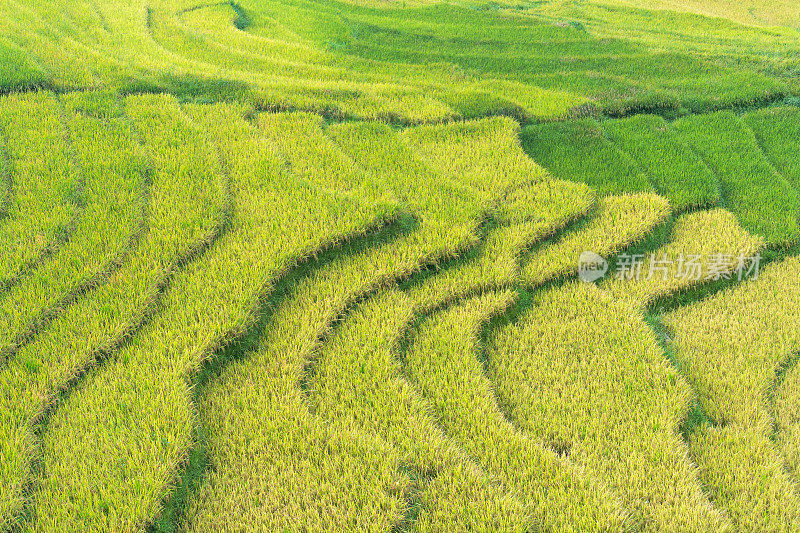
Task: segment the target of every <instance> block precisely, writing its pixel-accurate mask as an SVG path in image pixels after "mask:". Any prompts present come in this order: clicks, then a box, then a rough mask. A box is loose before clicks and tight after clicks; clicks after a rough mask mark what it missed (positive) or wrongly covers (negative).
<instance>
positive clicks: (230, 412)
mask: <svg viewBox="0 0 800 533" xmlns="http://www.w3.org/2000/svg"><path fill="white" fill-rule="evenodd" d="M507 124H508V123H507V122H506V121H496V120H495V121H486V122H485V123H474V124H456V125H452V126H440V127H437V128H424V129H422V131H413V130H409V131H407V132H405V134H407V136H408V137H410V138H412V139H415V146H416V147H417V149H418V150H420V151H423V153H424V154H425V155H426V161H429V164H428V165H422V164H420V163H419V162H415V161H414V160H413V159H412V160H411V161H408V160H407V157H408V156H413V153H412V152H411V151H410V150H409V149H408V148H407V147H404V146H403V145H402V144H400V145H399V146H398V144H397V143H400V142H401V141H402V140H405V139H397V138H396V137H395V134H394V133H393V132H392V131H391V130H389V129H385V128H380V127H379V128H373V129H368V130H365V129H361V130H360V131H359V130H356V131H354V132H353V134H352V135H354V136H355V135H364V136H367V135H369V136H377V137H378V138H379V139H381V140H383V141H384V143H383V145H384V147H385V148H384V149H385V150H386V152H382V153H383V154H384V157H377V158H376V157H373V156H371V155H370V154H366V153H364V152H363V151H356V150H352V149H351V150H350V153H351V154H352V155H353V156H354V157H355V160H356V161H357V162H358V163H359V164H360V165H363V168H364V169H365V170H364V172H365V174H366V176H367V177H368V178H369V177H370V176H378V175H380V174H381V172H382V170H381V169H382V168H384V169H385V165H384V161H385V158H393V159H391V160H392V161H397V164H396V165H395V166H392V168H396V169H398V170H399V171H400V176H399V177H394V179H392V180H388V179H387V180H386V183H387V184H388V185H391V184H397V185H396V191H397V192H398V194H408V198H409V199H413V202H412V201H410V202H409V204H410V206H413V207H415V208H416V211H412V213H413V214H415V215H417V217H418V219H419V221H420V225H419V227H418V228H417V229H416V230H415V231H413V232H412V233H410V234H405V235H401V236H400V237H398V238H396V239H395V240H393V241H392V242H387V243H383V244H379V245H378V246H376V247H375V248H371V249H368V250H363V251H358V250H357V249H356V250H354V251H353V253H352V255H343V256H342V257H340V258H338V259H336V260H334V261H333V262H331V263H329V264H326V265H325V266H324V267H322V268H320V269H318V270H316V271H314V272H312V273H311V274H310V275H309V276H308V277H307V278H306V279H304V280H302V281H301V282H298V283H297V284H296V287H295V288H294V290H293V291H292V292H291V294H290V295H289V296H287V297H286V298H285V299H284V300H283V301H282V302H281V304H280V305H279V306H278V308H277V309H276V310H275V312H274V314H273V315H272V316H271V320H270V322H269V324H267V326H266V328H265V330H264V332H263V338H262V339H261V342H260V344H259V347H258V349H256V350H255V353H252V354H248V357H247V358H246V359H245V360H243V361H242V362H237V363H234V364H232V365H230V366H229V367H227V368H226V369H225V371H224V372H223V374H222V375H221V376H220V379H219V380H218V381H216V382H215V383H214V384H213V385H212V387H211V388H210V390H209V392H208V396H207V397H206V398H205V399H204V400H203V402H204V404H203V407H202V408H201V409H200V412H201V413H202V417H203V418H202V420H203V425H204V426H205V427H206V428H209V429H208V434H209V449H210V450H211V457H212V461H213V462H214V465H215V468H214V471H213V473H212V474H211V479H210V480H209V481H208V484H209V485H208V487H209V488H204V489H203V490H201V495H202V498H203V500H202V502H199V503H196V504H193V505H192V507H193V508H195V511H194V512H196V513H199V514H201V515H202V516H205V517H209V516H218V520H221V521H223V522H224V521H226V520H227V521H232V522H233V523H237V521H243V522H239V523H247V522H248V521H252V522H253V523H265V522H264V521H265V520H267V522H266V523H268V524H271V525H275V524H277V525H276V526H275V527H280V522H271V521H272V520H276V519H277V518H276V517H274V516H271V514H272V513H271V511H270V509H273V508H274V503H273V502H274V501H275V500H274V498H280V497H281V495H282V494H283V492H282V491H278V492H277V493H275V494H274V496H270V497H268V498H266V499H264V500H260V501H253V500H252V499H248V501H247V503H246V508H245V509H242V508H241V507H239V506H237V503H236V501H237V500H238V496H237V493H238V489H237V487H242V486H253V487H259V488H258V489H256V492H257V493H265V494H267V493H270V491H271V488H273V487H275V483H276V482H275V479H274V477H272V476H273V475H274V474H273V473H274V472H276V471H283V470H285V469H286V468H289V467H290V466H289V465H288V464H286V463H285V462H284V463H280V462H279V463H278V465H283V466H270V465H274V464H275V462H276V461H292V460H293V457H294V456H293V454H292V452H291V450H293V449H296V447H297V446H303V444H302V441H300V442H294V441H288V443H287V445H288V446H289V448H288V450H286V451H285V452H281V451H280V450H281V449H285V448H281V447H282V446H284V441H282V440H281V439H282V436H281V435H279V434H273V433H271V432H270V431H269V430H268V429H267V428H265V427H264V426H263V424H264V423H266V422H267V420H265V419H262V418H261V417H253V416H252V411H251V409H253V408H254V409H256V410H258V411H261V412H274V411H275V410H278V412H283V411H284V410H286V409H289V410H290V411H291V412H293V413H294V414H293V415H292V418H293V419H297V418H298V417H305V416H307V415H304V414H303V412H302V410H303V409H308V405H306V403H305V402H303V401H301V400H302V398H303V395H302V393H301V389H304V388H305V389H308V390H309V392H310V393H312V394H313V391H314V387H313V378H314V376H315V375H316V374H317V373H318V368H319V357H320V355H319V350H320V349H321V346H322V343H323V341H324V339H325V337H326V335H327V334H328V332H329V331H330V330H331V328H332V327H333V325H334V323H335V321H336V320H337V319H338V318H339V317H341V316H342V315H343V314H345V313H346V311H347V310H348V309H349V308H350V307H351V306H352V305H353V304H355V303H356V302H357V301H358V300H360V299H362V298H364V297H365V296H367V295H369V294H370V293H373V292H376V291H378V290H380V289H381V288H382V287H385V286H387V285H389V284H392V283H394V282H396V281H397V280H399V279H401V278H403V277H407V276H410V275H412V274H414V273H415V272H416V271H418V270H419V269H421V268H423V267H425V266H431V265H436V264H438V263H440V262H441V261H443V260H444V259H447V258H449V257H451V256H453V255H456V254H458V253H459V252H461V251H463V249H464V248H465V247H467V246H471V245H474V244H475V242H476V241H477V230H478V226H479V223H480V220H481V219H482V218H483V217H484V216H486V213H487V212H488V211H489V210H490V208H491V207H492V206H493V205H496V203H497V201H498V200H499V198H500V197H502V194H503V193H504V191H505V190H506V189H513V188H515V187H520V186H522V185H524V184H525V183H528V182H529V181H530V180H531V178H532V177H531V175H529V172H528V171H529V170H531V169H536V168H537V167H536V166H535V165H534V164H533V163H531V162H527V163H524V166H522V168H517V167H515V165H514V161H515V160H514V159H511V160H510V161H509V160H501V159H500V158H499V157H498V156H499V154H498V153H496V152H494V151H492V150H491V148H493V147H495V146H497V145H501V146H502V145H503V144H504V143H508V142H509V140H511V141H513V140H514V138H513V137H511V138H509V136H508V131H509V128H508V126H507ZM332 134H333V136H334V138H336V139H338V140H339V142H340V143H342V145H344V146H345V147H347V146H348V145H350V144H351V143H348V142H345V140H346V139H349V138H351V136H350V135H345V134H344V131H343V130H337V129H334V130H333V132H332ZM433 136H436V137H437V138H438V139H440V140H441V142H442V143H446V145H447V146H449V148H450V153H451V154H453V157H455V158H456V159H453V160H446V161H445V160H443V159H444V154H440V153H439V152H438V151H434V145H433V143H432V142H431V141H430V138H431V137H433ZM517 146H518V145H517ZM392 147H395V148H397V151H394V150H392V149H391V148H392ZM424 151H427V153H425V152H424ZM387 152H388V153H387ZM520 152H521V151H520ZM478 154H481V155H484V156H485V157H484V158H479V157H476V155H478ZM490 156H491V157H492V158H493V159H492V161H493V162H494V165H491V162H487V160H486V158H488V157H490ZM521 158H524V154H521ZM519 161H522V162H524V161H525V160H524V159H520V160H519ZM487 168H490V169H492V172H494V174H490V175H488V176H486V175H485V174H481V172H485V171H486V169H487ZM498 168H499V171H498V170H497V169H498ZM454 169H459V172H456V171H454ZM384 172H385V170H384ZM404 174H405V175H404ZM539 174H540V175H541V174H542V172H541V171H539ZM481 175H483V176H484V180H483V181H480V180H478V179H477V178H478V176H481ZM417 176H423V177H425V178H427V179H429V180H436V181H434V182H432V183H431V182H428V181H426V180H425V179H415V178H416V177H417ZM459 176H461V178H462V180H463V183H459V182H458V181H457V179H458V177H459ZM439 183H441V184H443V185H445V186H443V187H439V186H436V185H437V184H439ZM452 186H455V187H456V188H457V189H458V190H460V191H461V194H462V195H463V196H464V197H465V198H469V195H472V197H473V198H474V200H473V205H471V206H467V207H469V209H466V208H461V207H460V206H458V205H457V204H456V205H455V206H453V207H454V209H453V210H452V211H451V210H450V209H441V210H440V211H438V212H436V211H429V210H428V209H425V207H428V206H431V205H442V204H443V202H445V201H447V200H449V199H450V198H451V197H450V196H449V189H450V187H452ZM459 186H460V187H459ZM409 187H416V188H417V189H416V190H410V191H408V188H409ZM404 190H406V191H408V192H407V193H406V192H404ZM423 192H425V193H430V194H436V195H438V196H439V198H438V199H434V198H430V199H428V198H425V196H422V195H421V194H420V193H423ZM490 193H494V194H497V195H500V196H499V197H498V199H493V198H492V197H491V196H490ZM423 199H424V202H421V201H420V200H423ZM264 369H268V370H270V371H265V370H264ZM312 397H313V396H312ZM298 409H300V411H299V412H298ZM314 424H316V423H314ZM302 436H303V435H301V436H300V437H302ZM253 442H257V443H258V444H257V445H250V444H247V443H253ZM217 454H220V455H221V457H220V458H219V460H218V459H217ZM344 460H345V459H342V458H334V459H332V461H333V463H334V464H337V463H338V462H340V461H344ZM234 465H235V466H234ZM316 468H321V469H323V471H324V469H325V468H327V467H325V466H324V465H321V466H318V467H316ZM331 468H333V465H331ZM308 475H309V476H314V475H318V474H313V473H309V474H308ZM339 482H341V480H339ZM289 483H290V484H291V485H292V486H296V485H293V484H292V482H291V481H289ZM315 483H316V482H314V483H312V484H310V485H309V487H310V488H312V487H313V486H314V484H315ZM306 500H307V497H302V496H301V501H306ZM347 501H349V500H347V499H345V500H343V504H347ZM325 502H326V500H325V499H322V500H321V502H320V503H321V504H323V505H324V504H325ZM338 512H340V511H337V513H338ZM442 512H444V511H442ZM308 513H309V514H308V517H307V519H305V520H308V522H307V523H308V527H311V528H313V527H314V526H315V525H317V526H319V525H321V524H325V523H324V522H318V520H319V519H318V518H315V517H317V516H325V515H324V514H321V513H322V511H320V510H318V509H316V508H315V510H310V511H308ZM335 516H336V515H334V516H333V517H332V518H335ZM336 523H337V524H339V522H336ZM330 527H333V528H335V527H337V526H335V525H331V526H330ZM338 527H340V528H344V529H347V528H346V525H339V526H338Z"/></svg>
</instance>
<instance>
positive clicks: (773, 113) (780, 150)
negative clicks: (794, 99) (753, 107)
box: [743, 107, 800, 189]
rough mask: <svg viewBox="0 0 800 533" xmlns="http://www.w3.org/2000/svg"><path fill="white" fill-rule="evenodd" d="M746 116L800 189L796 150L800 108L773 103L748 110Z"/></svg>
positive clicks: (761, 142) (799, 162)
mask: <svg viewBox="0 0 800 533" xmlns="http://www.w3.org/2000/svg"><path fill="white" fill-rule="evenodd" d="M743 120H744V122H745V124H747V125H748V126H749V127H750V129H751V130H752V131H753V134H754V135H755V137H756V139H757V140H758V144H759V145H760V146H761V149H762V150H764V153H766V155H767V157H768V158H769V160H770V161H771V162H772V164H773V165H775V168H776V169H778V171H779V172H780V173H781V174H782V175H783V176H784V177H786V179H787V180H789V182H790V183H791V184H792V185H793V186H794V188H795V189H800V157H799V156H798V155H797V150H795V146H796V144H797V140H798V139H800V109H798V108H796V107H769V108H766V109H761V110H758V111H752V112H750V113H747V114H745V115H744V117H743Z"/></svg>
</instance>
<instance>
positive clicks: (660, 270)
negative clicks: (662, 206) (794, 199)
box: [602, 209, 764, 306]
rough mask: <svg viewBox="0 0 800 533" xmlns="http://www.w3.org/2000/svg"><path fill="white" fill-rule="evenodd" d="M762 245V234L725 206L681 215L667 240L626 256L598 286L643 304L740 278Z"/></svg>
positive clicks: (753, 260) (752, 263)
mask: <svg viewBox="0 0 800 533" xmlns="http://www.w3.org/2000/svg"><path fill="white" fill-rule="evenodd" d="M763 245H764V241H763V239H762V238H760V237H755V236H753V235H750V234H749V233H747V232H746V231H745V230H743V229H742V227H741V226H740V225H739V222H738V221H737V220H736V217H735V216H734V215H733V214H732V213H730V212H729V211H726V210H724V209H714V210H711V211H700V212H698V213H691V214H688V215H683V216H681V217H680V218H678V220H677V221H676V222H675V225H674V227H673V228H672V234H671V236H670V240H669V242H668V243H667V244H665V245H664V246H662V247H660V248H658V249H657V250H655V251H653V252H650V253H647V254H644V253H643V254H637V253H635V252H634V253H631V254H627V255H626V257H625V258H624V261H622V260H620V262H619V263H618V264H617V269H616V271H612V272H610V273H609V275H608V276H607V281H606V282H604V283H603V284H602V288H603V289H605V290H608V291H610V292H611V293H612V294H614V296H616V297H618V298H631V299H632V300H633V301H634V302H636V303H638V304H640V305H642V306H647V304H649V303H650V302H652V301H653V300H655V299H657V298H659V297H664V296H668V295H672V294H675V293H679V292H681V291H685V290H687V289H689V288H691V287H692V286H694V285H698V284H701V283H705V282H711V281H719V280H723V279H740V278H741V277H743V276H744V275H746V274H747V273H748V272H749V271H751V269H754V268H755V266H756V265H755V263H756V262H757V261H759V262H760V260H761V259H760V257H759V256H758V254H759V252H760V251H761V249H762V247H763ZM757 258H758V259H757Z"/></svg>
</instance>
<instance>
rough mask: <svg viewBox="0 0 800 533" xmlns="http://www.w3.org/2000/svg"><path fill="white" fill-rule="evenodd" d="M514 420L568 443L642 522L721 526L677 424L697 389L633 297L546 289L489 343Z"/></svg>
mask: <svg viewBox="0 0 800 533" xmlns="http://www.w3.org/2000/svg"><path fill="white" fill-rule="evenodd" d="M487 375H488V376H489V378H490V379H491V381H492V383H493V385H494V390H495V394H497V396H498V399H499V402H500V403H501V404H502V405H505V406H506V407H507V410H508V416H509V420H510V421H511V422H512V423H514V424H515V425H516V426H517V427H519V428H520V429H521V430H523V431H526V432H528V433H529V434H531V435H533V436H535V437H536V438H538V439H541V440H543V441H545V442H551V443H553V445H554V446H558V448H559V449H562V450H565V453H566V454H567V455H568V456H569V458H570V460H572V461H574V462H575V463H576V464H578V465H580V466H582V467H583V468H584V469H585V470H586V471H587V472H588V473H589V474H590V475H593V476H595V477H596V478H597V479H599V480H601V481H602V482H604V483H605V484H606V485H607V486H608V487H609V489H610V490H612V491H613V492H615V493H617V494H618V495H619V497H620V498H621V500H622V502H623V504H624V505H625V506H626V507H627V508H628V509H629V510H630V512H631V514H632V518H633V520H634V523H636V524H637V525H638V527H639V528H640V529H641V530H644V531H664V530H666V531H677V530H682V529H690V530H691V529H701V530H714V531H717V530H724V529H727V528H729V524H728V523H727V519H726V517H725V515H724V514H723V513H721V512H720V511H719V510H717V509H716V508H714V506H713V505H712V504H711V502H709V500H708V499H707V498H706V497H705V495H704V494H703V492H702V490H701V485H700V483H699V482H698V476H697V471H696V469H695V468H694V467H693V465H692V464H691V462H690V461H689V460H688V455H687V450H686V446H685V444H684V443H683V441H681V439H680V436H679V434H678V426H679V424H680V423H681V421H682V420H683V418H684V416H685V413H686V411H687V409H688V406H689V402H690V401H691V399H692V392H691V389H690V388H689V387H688V385H687V383H686V382H685V381H684V380H683V379H681V377H680V375H679V374H678V372H677V371H676V370H675V369H674V368H673V367H671V366H670V364H669V362H668V361H667V359H666V357H665V356H664V354H663V352H662V351H661V349H660V348H659V345H658V343H657V341H656V337H655V334H654V333H653V332H652V331H651V330H650V329H649V328H648V327H647V325H646V324H645V323H644V321H643V319H642V317H641V316H639V315H638V314H637V313H636V312H635V311H634V310H633V309H632V308H630V307H629V306H628V304H627V303H625V302H624V301H621V300H616V299H613V298H611V297H610V296H609V295H607V294H604V293H603V292H602V291H600V290H599V289H597V288H596V287H594V286H593V285H591V284H587V283H581V282H572V283H567V284H566V285H564V286H562V287H560V288H555V289H545V290H542V291H541V292H540V293H538V294H536V295H535V296H534V301H533V305H532V307H531V308H530V310H529V311H527V312H526V313H525V314H524V315H522V316H521V317H520V319H519V321H518V322H516V323H513V324H510V325H508V326H506V327H504V328H501V329H500V330H499V331H498V332H497V334H496V335H495V337H494V339H493V340H492V341H491V343H490V344H489V346H488V348H487Z"/></svg>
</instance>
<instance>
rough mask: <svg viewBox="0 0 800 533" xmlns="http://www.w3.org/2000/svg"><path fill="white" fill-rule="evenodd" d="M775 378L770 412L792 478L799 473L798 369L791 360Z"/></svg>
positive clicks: (777, 441)
mask: <svg viewBox="0 0 800 533" xmlns="http://www.w3.org/2000/svg"><path fill="white" fill-rule="evenodd" d="M787 367H788V368H786V369H784V370H785V372H784V373H783V374H782V376H781V377H780V380H776V383H775V390H774V391H773V402H772V403H773V405H772V410H771V411H772V414H773V416H774V418H775V437H776V439H775V441H776V444H777V445H778V448H779V449H780V451H781V454H782V455H783V459H784V461H785V463H786V465H787V467H788V469H789V472H791V474H792V476H793V478H794V479H797V477H798V475H800V446H798V444H800V414H798V406H800V401H798V397H797V396H798V394H799V393H800V370H798V366H797V362H796V361H794V360H793V361H791V363H790V364H789V365H787Z"/></svg>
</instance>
